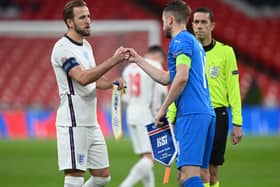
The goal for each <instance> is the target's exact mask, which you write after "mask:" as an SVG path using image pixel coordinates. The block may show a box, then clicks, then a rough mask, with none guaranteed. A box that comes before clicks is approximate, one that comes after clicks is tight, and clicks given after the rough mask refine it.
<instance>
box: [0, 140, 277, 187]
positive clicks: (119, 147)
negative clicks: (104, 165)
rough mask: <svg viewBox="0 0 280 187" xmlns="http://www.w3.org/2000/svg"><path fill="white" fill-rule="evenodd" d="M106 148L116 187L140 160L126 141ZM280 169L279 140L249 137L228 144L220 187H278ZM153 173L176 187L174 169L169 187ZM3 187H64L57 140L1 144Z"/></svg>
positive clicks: (160, 168) (158, 182) (0, 179)
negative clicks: (57, 154)
mask: <svg viewBox="0 0 280 187" xmlns="http://www.w3.org/2000/svg"><path fill="white" fill-rule="evenodd" d="M107 144H108V149H109V154H110V155H109V156H110V164H111V174H112V181H111V183H110V184H109V185H108V187H117V186H118V184H120V182H121V181H122V179H124V178H125V176H126V175H127V173H128V172H129V170H130V168H131V167H132V165H133V164H134V163H135V162H136V161H137V159H138V157H137V156H135V155H134V154H133V150H132V147H131V142H130V140H129V139H127V138H124V139H122V140H120V141H119V142H115V141H114V140H113V139H107ZM279 168H280V136H271V137H251V136H248V137H245V138H244V139H243V141H242V143H241V144H240V145H237V146H233V145H230V144H228V148H227V153H226V162H225V165H224V166H223V167H222V168H221V170H220V178H221V179H220V182H221V186H222V187H237V186H238V187H263V186H265V187H279V186H280V175H279ZM154 170H155V175H156V186H159V187H160V186H166V187H169V186H170V187H171V186H172V187H175V186H177V182H176V179H177V172H176V169H175V168H173V169H172V174H171V178H170V183H169V184H168V185H163V184H162V178H163V173H164V167H163V166H161V165H159V164H156V166H155V169H154ZM87 176H88V175H87ZM0 186H1V187H2V186H3V187H4V186H5V187H27V186H28V187H30V186H36V187H50V186H51V187H61V186H63V173H62V172H59V171H58V169H57V158H56V143H55V140H33V139H31V140H0ZM141 186H142V184H138V185H137V187H141Z"/></svg>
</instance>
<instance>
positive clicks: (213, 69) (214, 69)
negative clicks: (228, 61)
mask: <svg viewBox="0 0 280 187" xmlns="http://www.w3.org/2000/svg"><path fill="white" fill-rule="evenodd" d="M209 73H210V77H211V78H216V77H218V76H219V75H220V67H219V66H210V69H209Z"/></svg>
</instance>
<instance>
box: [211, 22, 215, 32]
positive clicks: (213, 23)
mask: <svg viewBox="0 0 280 187" xmlns="http://www.w3.org/2000/svg"><path fill="white" fill-rule="evenodd" d="M215 26H216V23H215V22H212V23H211V31H212V30H214V28H215Z"/></svg>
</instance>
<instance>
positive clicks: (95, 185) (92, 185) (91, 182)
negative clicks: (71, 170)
mask: <svg viewBox="0 0 280 187" xmlns="http://www.w3.org/2000/svg"><path fill="white" fill-rule="evenodd" d="M110 180H111V176H109V177H95V176H91V177H90V178H89V179H88V180H87V181H86V183H85V184H84V185H83V187H103V186H105V185H106V184H107V183H108V182H109V181H110Z"/></svg>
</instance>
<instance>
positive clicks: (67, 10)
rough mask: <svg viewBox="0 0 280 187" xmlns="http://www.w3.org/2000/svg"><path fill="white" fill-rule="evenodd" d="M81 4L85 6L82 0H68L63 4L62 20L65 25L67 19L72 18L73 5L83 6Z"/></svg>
mask: <svg viewBox="0 0 280 187" xmlns="http://www.w3.org/2000/svg"><path fill="white" fill-rule="evenodd" d="M83 6H87V4H86V2H85V1H83V0H72V1H68V2H67V3H66V4H65V6H64V9H63V20H64V22H65V24H66V25H67V19H73V18H74V12H73V9H74V8H75V7H83ZM67 27H69V26H68V25H67Z"/></svg>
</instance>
